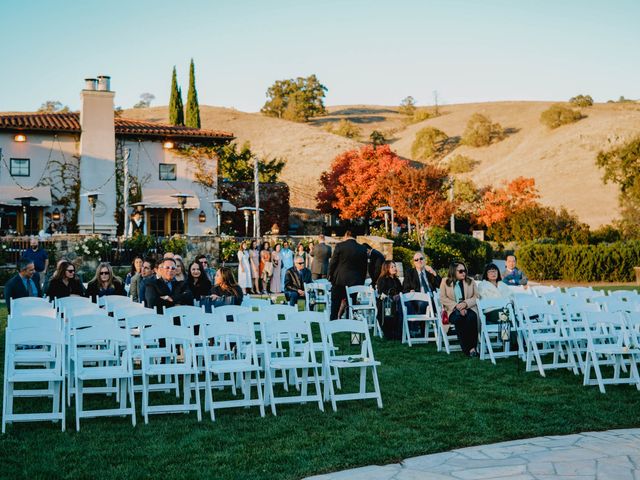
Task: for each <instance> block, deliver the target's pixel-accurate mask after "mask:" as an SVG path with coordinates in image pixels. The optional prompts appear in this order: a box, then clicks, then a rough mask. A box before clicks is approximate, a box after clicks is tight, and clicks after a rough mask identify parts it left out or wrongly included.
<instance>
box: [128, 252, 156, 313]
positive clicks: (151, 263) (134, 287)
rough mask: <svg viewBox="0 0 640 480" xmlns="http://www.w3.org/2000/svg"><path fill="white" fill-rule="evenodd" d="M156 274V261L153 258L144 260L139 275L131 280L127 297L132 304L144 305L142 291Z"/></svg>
mask: <svg viewBox="0 0 640 480" xmlns="http://www.w3.org/2000/svg"><path fill="white" fill-rule="evenodd" d="M156 273H157V272H156V261H155V260H154V259H153V258H145V260H144V261H143V262H142V270H141V272H140V275H139V276H137V277H133V279H132V280H131V289H130V290H129V296H130V297H131V299H132V300H133V301H134V302H139V303H145V297H144V291H145V288H146V286H147V282H148V281H149V280H151V279H153V278H156Z"/></svg>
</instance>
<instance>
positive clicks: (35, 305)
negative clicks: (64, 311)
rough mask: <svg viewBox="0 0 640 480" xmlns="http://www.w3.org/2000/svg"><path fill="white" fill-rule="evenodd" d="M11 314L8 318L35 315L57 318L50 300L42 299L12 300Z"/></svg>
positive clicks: (24, 298) (25, 298)
mask: <svg viewBox="0 0 640 480" xmlns="http://www.w3.org/2000/svg"><path fill="white" fill-rule="evenodd" d="M10 301H11V313H10V314H9V315H8V316H7V318H8V319H9V318H11V317H22V316H25V315H35V316H40V317H55V316H56V311H55V309H54V308H53V306H52V305H51V304H50V303H49V301H48V300H46V299H44V298H40V297H23V298H14V299H11V300H10Z"/></svg>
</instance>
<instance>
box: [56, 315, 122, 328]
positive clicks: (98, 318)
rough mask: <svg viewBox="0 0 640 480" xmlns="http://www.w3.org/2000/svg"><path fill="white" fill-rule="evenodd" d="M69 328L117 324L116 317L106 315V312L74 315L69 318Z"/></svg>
mask: <svg viewBox="0 0 640 480" xmlns="http://www.w3.org/2000/svg"><path fill="white" fill-rule="evenodd" d="M68 325H69V329H70V330H77V329H81V328H87V327H95V326H100V325H117V323H116V319H115V318H113V317H110V316H109V315H107V313H106V312H103V313H97V314H96V313H94V314H90V315H76V316H74V317H72V318H70V319H69V324H68Z"/></svg>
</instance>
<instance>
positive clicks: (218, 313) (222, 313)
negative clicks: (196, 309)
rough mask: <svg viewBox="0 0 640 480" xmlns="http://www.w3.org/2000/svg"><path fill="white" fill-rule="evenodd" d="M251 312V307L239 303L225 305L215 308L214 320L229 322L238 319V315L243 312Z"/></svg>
mask: <svg viewBox="0 0 640 480" xmlns="http://www.w3.org/2000/svg"><path fill="white" fill-rule="evenodd" d="M247 312H251V309H250V308H249V307H241V306H239V305H224V306H222V307H216V308H214V309H213V317H214V320H217V319H220V320H223V321H227V322H235V321H237V317H238V316H239V315H242V314H243V313H247Z"/></svg>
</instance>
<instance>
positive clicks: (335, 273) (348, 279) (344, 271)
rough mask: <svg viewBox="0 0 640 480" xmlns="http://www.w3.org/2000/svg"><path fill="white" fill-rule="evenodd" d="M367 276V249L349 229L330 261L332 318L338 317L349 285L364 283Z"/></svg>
mask: <svg viewBox="0 0 640 480" xmlns="http://www.w3.org/2000/svg"><path fill="white" fill-rule="evenodd" d="M366 276H367V249H366V247H365V246H364V245H360V244H359V243H358V242H356V239H355V238H353V234H352V233H351V232H350V231H349V230H347V231H346V232H345V234H344V241H342V242H340V243H339V244H338V245H336V248H335V250H334V252H333V255H332V256H331V261H330V262H329V281H330V282H331V320H336V319H337V318H338V312H339V311H340V305H341V304H342V302H343V301H345V300H346V298H347V287H352V286H354V285H364V279H365V277H366Z"/></svg>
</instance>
